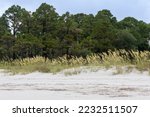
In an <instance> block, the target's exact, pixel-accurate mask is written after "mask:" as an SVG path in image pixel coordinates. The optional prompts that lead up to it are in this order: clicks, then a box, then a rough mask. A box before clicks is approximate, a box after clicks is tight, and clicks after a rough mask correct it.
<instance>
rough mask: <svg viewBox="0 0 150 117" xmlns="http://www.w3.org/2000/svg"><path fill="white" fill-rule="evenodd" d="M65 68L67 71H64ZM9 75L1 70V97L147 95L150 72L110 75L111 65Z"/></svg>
mask: <svg viewBox="0 0 150 117" xmlns="http://www.w3.org/2000/svg"><path fill="white" fill-rule="evenodd" d="M64 72H66V71H64ZM64 72H60V73H58V74H55V75H53V74H51V73H39V72H35V73H31V74H26V75H9V74H7V73H4V71H2V70H1V72H0V99H1V100H3V99H6V100H8V99H12V100H14V99H17V100H22V99H26V100H28V99H32V100H38V99H39V100H51V99H59V100H60V99H79V100H80V99H100V100H101V99H112V100H115V99H150V76H149V75H148V73H146V72H145V73H139V72H137V71H134V72H131V73H128V74H121V75H113V72H114V71H113V69H109V70H106V69H100V70H97V71H95V72H93V71H89V70H83V71H82V72H81V73H80V74H77V75H69V76H66V75H65V73H64Z"/></svg>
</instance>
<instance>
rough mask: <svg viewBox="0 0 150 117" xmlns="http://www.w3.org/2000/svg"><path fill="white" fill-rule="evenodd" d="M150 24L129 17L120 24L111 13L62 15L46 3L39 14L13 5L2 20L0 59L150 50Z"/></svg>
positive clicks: (0, 21)
mask: <svg viewBox="0 0 150 117" xmlns="http://www.w3.org/2000/svg"><path fill="white" fill-rule="evenodd" d="M149 40H150V24H147V23H145V22H143V21H138V20H137V19H135V18H133V17H126V18H124V19H123V20H121V21H117V19H116V17H115V16H113V15H112V13H111V12H110V11H109V10H107V9H104V10H100V11H99V12H98V13H97V14H96V15H93V14H84V13H78V14H70V13H69V12H66V13H65V14H63V15H61V16H60V15H59V14H58V13H57V12H56V9H55V8H54V7H53V6H51V5H49V4H46V3H42V4H41V5H40V7H39V8H37V9H36V11H35V12H29V11H27V10H26V9H24V8H22V7H21V6H18V5H13V6H11V7H10V8H8V10H6V11H5V13H4V14H3V15H2V16H1V17H0V59H1V60H13V59H18V58H25V57H35V56H43V57H45V58H50V59H51V58H56V57H58V56H63V55H64V54H66V55H68V57H71V56H83V57H84V56H86V55H88V54H91V53H101V52H106V51H108V50H109V49H111V50H115V49H126V50H131V49H132V50H138V51H143V50H149V49H150V48H149V44H148V41H149Z"/></svg>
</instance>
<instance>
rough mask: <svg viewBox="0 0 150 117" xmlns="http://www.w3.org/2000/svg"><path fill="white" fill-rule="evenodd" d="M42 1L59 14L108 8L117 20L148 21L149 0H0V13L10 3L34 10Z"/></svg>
mask: <svg viewBox="0 0 150 117" xmlns="http://www.w3.org/2000/svg"><path fill="white" fill-rule="evenodd" d="M43 2H46V3H48V4H51V5H53V6H54V7H55V8H56V11H57V12H58V13H59V14H63V13H65V12H66V11H69V12H70V13H81V12H83V13H87V14H89V13H92V14H96V13H97V12H98V11H99V10H102V9H109V10H110V11H111V13H112V14H113V15H114V16H116V17H117V19H118V20H121V19H123V18H124V17H127V16H132V17H135V18H137V19H138V20H143V21H145V22H148V23H150V0H0V15H1V14H2V13H4V12H5V10H6V9H8V7H10V6H11V5H14V4H17V5H20V6H22V7H24V8H26V9H27V10H29V11H35V10H36V8H38V7H39V5H40V4H41V3H43Z"/></svg>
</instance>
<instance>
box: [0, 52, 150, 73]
mask: <svg viewBox="0 0 150 117" xmlns="http://www.w3.org/2000/svg"><path fill="white" fill-rule="evenodd" d="M81 66H90V67H105V68H111V67H116V68H117V69H118V73H122V70H121V68H122V67H128V68H129V69H127V71H128V70H129V71H130V69H132V68H136V69H138V70H139V71H150V52H149V51H143V52H139V51H133V50H131V51H125V50H115V51H108V52H103V53H100V54H91V55H88V56H86V57H85V58H83V57H75V56H72V57H71V58H70V59H67V56H66V55H64V56H63V57H58V58H56V59H51V60H50V59H47V60H46V61H45V58H43V57H40V56H37V57H34V58H24V59H17V60H14V61H0V69H5V70H7V71H8V72H12V73H14V74H17V73H21V74H26V73H31V72H35V71H39V72H44V73H57V72H60V71H62V70H64V69H69V68H76V67H81Z"/></svg>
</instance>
